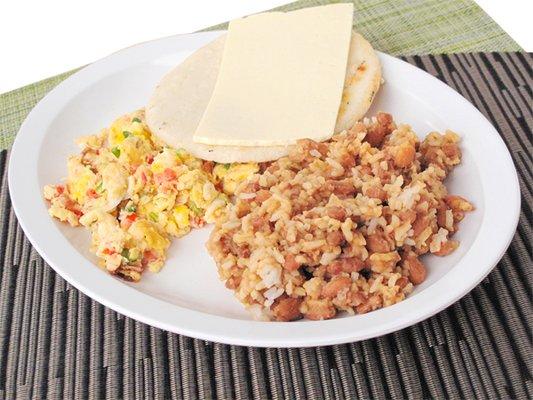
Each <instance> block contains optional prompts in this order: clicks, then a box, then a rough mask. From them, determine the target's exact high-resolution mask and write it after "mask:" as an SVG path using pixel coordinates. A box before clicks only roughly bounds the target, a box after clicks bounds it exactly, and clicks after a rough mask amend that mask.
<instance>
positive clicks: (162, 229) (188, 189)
mask: <svg viewBox="0 0 533 400" xmlns="http://www.w3.org/2000/svg"><path fill="white" fill-rule="evenodd" d="M78 144H79V145H80V147H81V153H80V154H78V155H76V156H72V157H70V158H69V160H68V176H67V179H66V183H65V184H61V185H48V186H46V187H45V188H44V197H45V198H46V199H47V200H49V201H50V209H49V212H50V215H52V216H53V217H55V218H57V219H59V220H60V221H64V222H68V223H69V224H70V225H72V226H78V225H83V226H85V227H87V228H89V229H90V230H91V234H92V245H91V250H92V252H94V253H95V254H96V256H97V257H98V258H99V260H100V263H101V264H102V266H104V267H105V268H106V269H107V270H108V271H109V272H110V273H112V274H116V275H118V276H120V277H122V278H124V279H126V280H131V281H138V280H139V279H140V278H141V274H142V272H143V271H144V270H146V269H148V270H150V271H153V272H155V271H158V270H159V269H160V268H161V267H162V266H163V263H164V261H165V258H166V251H167V249H168V247H169V245H170V239H171V237H180V236H183V235H185V234H186V233H188V232H189V231H190V229H191V228H196V227H201V226H203V225H204V224H205V223H212V222H214V220H215V219H216V217H217V216H218V215H219V214H220V213H222V212H223V211H224V208H225V206H226V204H227V202H228V201H229V198H228V196H231V195H232V194H233V192H234V190H235V188H236V187H237V185H238V184H239V183H240V182H242V181H243V180H245V179H246V178H247V177H248V176H250V175H252V174H253V173H255V172H257V171H258V170H259V167H258V165H257V164H255V163H247V164H215V163H213V162H211V161H203V160H200V159H197V158H195V157H192V156H191V155H189V154H188V153H187V152H186V151H184V150H183V149H171V148H169V147H165V146H162V145H160V144H158V143H157V142H156V141H155V140H154V138H153V136H152V135H151V133H150V131H149V130H148V128H147V126H146V123H145V121H144V112H143V111H138V112H135V113H132V114H129V115H125V116H123V117H121V118H119V119H117V120H116V121H115V122H113V124H112V125H111V126H110V127H109V128H108V129H104V130H102V131H101V132H100V133H99V134H97V135H92V136H86V137H82V138H80V139H79V141H78Z"/></svg>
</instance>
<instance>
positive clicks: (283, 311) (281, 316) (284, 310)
mask: <svg viewBox="0 0 533 400" xmlns="http://www.w3.org/2000/svg"><path fill="white" fill-rule="evenodd" d="M301 304H302V299H301V298H294V297H283V298H278V299H276V301H275V302H274V304H273V305H272V312H273V313H274V318H276V320H277V321H284V322H287V321H294V320H297V319H300V318H302V313H301V312H300V305H301Z"/></svg>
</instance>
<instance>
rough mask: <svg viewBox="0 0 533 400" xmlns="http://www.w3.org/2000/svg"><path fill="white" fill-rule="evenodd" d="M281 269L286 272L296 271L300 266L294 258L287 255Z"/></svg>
mask: <svg viewBox="0 0 533 400" xmlns="http://www.w3.org/2000/svg"><path fill="white" fill-rule="evenodd" d="M283 268H285V269H286V270H287V271H296V270H297V269H298V268H300V264H298V263H297V262H296V257H295V256H293V255H292V254H287V255H286V256H285V262H284V263H283Z"/></svg>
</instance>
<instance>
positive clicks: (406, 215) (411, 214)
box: [400, 210, 416, 224]
mask: <svg viewBox="0 0 533 400" xmlns="http://www.w3.org/2000/svg"><path fill="white" fill-rule="evenodd" d="M400 219H401V220H402V221H404V222H405V221H409V223H411V224H412V223H413V222H414V221H415V219H416V211H413V210H404V211H400Z"/></svg>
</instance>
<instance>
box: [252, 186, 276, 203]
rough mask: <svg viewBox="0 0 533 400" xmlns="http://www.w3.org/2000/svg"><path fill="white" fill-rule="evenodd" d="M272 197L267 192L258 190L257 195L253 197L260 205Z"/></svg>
mask: <svg viewBox="0 0 533 400" xmlns="http://www.w3.org/2000/svg"><path fill="white" fill-rule="evenodd" d="M270 196H272V193H270V192H269V191H268V190H263V189H262V190H260V191H258V192H257V195H256V196H255V198H254V200H255V201H257V202H258V203H262V202H263V201H265V200H267V199H268V198H270Z"/></svg>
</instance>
